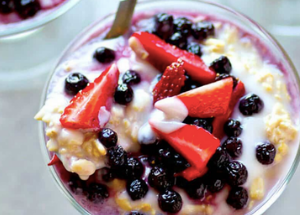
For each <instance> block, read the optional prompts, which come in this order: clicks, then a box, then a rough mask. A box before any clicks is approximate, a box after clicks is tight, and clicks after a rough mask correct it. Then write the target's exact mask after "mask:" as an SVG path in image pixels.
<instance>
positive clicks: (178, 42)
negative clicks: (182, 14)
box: [166, 32, 187, 49]
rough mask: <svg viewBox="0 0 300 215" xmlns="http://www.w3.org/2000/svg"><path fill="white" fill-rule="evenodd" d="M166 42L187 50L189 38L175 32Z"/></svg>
mask: <svg viewBox="0 0 300 215" xmlns="http://www.w3.org/2000/svg"><path fill="white" fill-rule="evenodd" d="M166 41H167V43H170V44H172V45H174V46H177V47H178V48H180V49H186V47H187V38H186V37H185V36H184V35H182V34H181V33H179V32H175V33H174V34H173V35H172V36H171V37H170V38H168V39H167V40H166Z"/></svg>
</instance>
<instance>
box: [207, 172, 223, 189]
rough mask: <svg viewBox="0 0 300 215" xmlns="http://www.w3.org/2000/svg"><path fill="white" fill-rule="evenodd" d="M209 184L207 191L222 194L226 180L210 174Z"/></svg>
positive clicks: (218, 175)
mask: <svg viewBox="0 0 300 215" xmlns="http://www.w3.org/2000/svg"><path fill="white" fill-rule="evenodd" d="M207 182H208V186H207V189H208V190H209V191H210V192H211V193H217V192H220V191H221V190H222V189H223V187H224V185H225V179H224V178H223V177H222V176H221V175H220V174H209V177H208V180H207Z"/></svg>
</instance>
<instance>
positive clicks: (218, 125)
mask: <svg viewBox="0 0 300 215" xmlns="http://www.w3.org/2000/svg"><path fill="white" fill-rule="evenodd" d="M225 80H227V79H225ZM244 94H245V86H244V83H243V82H242V81H239V82H238V83H237V85H236V87H235V88H234V90H233V92H232V96H231V99H230V103H229V107H228V110H227V112H226V113H225V114H224V115H222V116H218V117H216V118H215V119H214V121H213V128H214V129H213V135H214V136H216V137H217V138H219V139H222V138H223V136H224V129H223V127H224V124H225V122H226V121H227V120H228V118H229V117H230V116H231V114H232V112H233V110H234V107H235V105H236V103H237V102H238V101H239V99H240V98H241V97H242V96H243V95H244Z"/></svg>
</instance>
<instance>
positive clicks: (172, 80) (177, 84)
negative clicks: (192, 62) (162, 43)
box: [153, 59, 185, 103]
mask: <svg viewBox="0 0 300 215" xmlns="http://www.w3.org/2000/svg"><path fill="white" fill-rule="evenodd" d="M183 65H184V63H183V61H182V60H180V59H178V60H177V62H174V63H172V64H171V65H170V66H168V67H167V68H166V70H165V72H164V74H163V76H162V77H161V79H160V80H159V82H157V84H156V85H155V87H154V89H153V103H155V102H157V101H158V100H161V99H164V98H167V97H171V96H175V95H177V94H179V93H180V90H181V87H182V86H183V85H184V81H185V75H184V72H185V71H184V69H183Z"/></svg>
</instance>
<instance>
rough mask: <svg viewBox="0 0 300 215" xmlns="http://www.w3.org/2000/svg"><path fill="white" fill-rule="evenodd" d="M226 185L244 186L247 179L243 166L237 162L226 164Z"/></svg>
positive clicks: (245, 169)
mask: <svg viewBox="0 0 300 215" xmlns="http://www.w3.org/2000/svg"><path fill="white" fill-rule="evenodd" d="M226 173H227V183H228V184H229V185H230V186H239V185H242V184H244V183H245V182H246V181H247V178H248V171H247V168H246V167H245V165H244V164H242V163H241V162H238V161H232V162H229V163H228V164H227V167H226Z"/></svg>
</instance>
